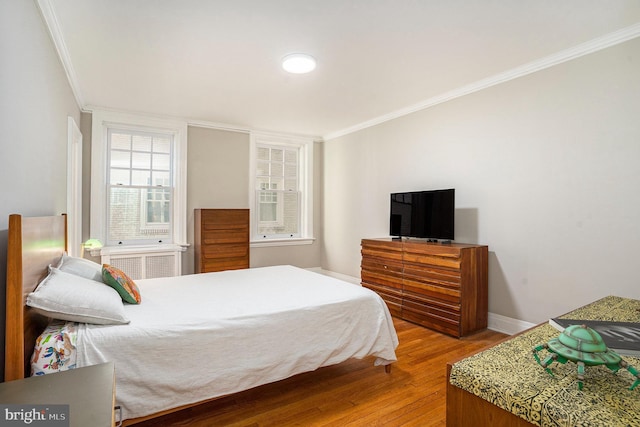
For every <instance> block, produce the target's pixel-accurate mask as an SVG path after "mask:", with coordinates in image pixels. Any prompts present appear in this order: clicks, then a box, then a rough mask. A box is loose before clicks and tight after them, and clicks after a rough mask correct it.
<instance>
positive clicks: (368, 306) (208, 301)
mask: <svg viewBox="0 0 640 427" xmlns="http://www.w3.org/2000/svg"><path fill="white" fill-rule="evenodd" d="M137 284H138V286H139V288H140V292H141V295H142V303H141V304H140V305H127V306H126V307H125V308H126V314H127V316H128V317H129V318H130V319H131V323H130V324H128V325H118V326H115V325H114V326H101V325H88V324H81V325H80V326H79V330H78V338H77V350H78V366H79V367H81V366H87V365H93V364H97V363H102V362H106V361H114V362H115V368H116V400H117V402H118V404H119V405H121V406H122V410H123V418H124V419H128V418H137V417H141V416H145V415H149V414H153V413H156V412H159V411H162V410H166V409H169V408H174V407H178V406H181V405H186V404H189V403H193V402H198V401H201V400H204V399H209V398H213V397H217V396H222V395H227V394H230V393H235V392H239V391H242V390H246V389H249V388H252V387H255V386H258V385H262V384H266V383H270V382H273V381H278V380H281V379H284V378H287V377H290V376H292V375H295V374H298V373H301V372H308V371H312V370H315V369H317V368H319V367H321V366H328V365H333V364H336V363H340V362H342V361H344V360H347V359H349V358H363V357H365V356H369V355H372V356H376V362H375V364H376V365H384V364H389V363H391V362H393V361H395V360H396V356H395V348H396V347H397V345H398V338H397V335H396V332H395V329H394V327H393V323H392V319H391V316H390V315H389V311H388V310H387V307H386V305H385V303H384V302H383V301H382V299H381V298H380V297H379V296H378V295H377V294H375V293H374V292H372V291H370V290H368V289H366V288H363V287H360V286H358V285H354V284H350V283H347V282H343V281H341V280H338V279H334V278H332V277H328V276H324V275H321V274H317V273H314V272H310V271H307V270H303V269H300V268H296V267H291V266H277V267H265V268H254V269H248V270H235V271H225V272H219V273H206V274H196V275H190V276H181V277H174V278H162V279H147V280H140V281H138V282H137Z"/></svg>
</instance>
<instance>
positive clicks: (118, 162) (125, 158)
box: [111, 151, 131, 168]
mask: <svg viewBox="0 0 640 427" xmlns="http://www.w3.org/2000/svg"><path fill="white" fill-rule="evenodd" d="M130 153H131V152H130V151H111V167H112V168H130V167H131V164H130V163H129V161H130V158H131V156H130Z"/></svg>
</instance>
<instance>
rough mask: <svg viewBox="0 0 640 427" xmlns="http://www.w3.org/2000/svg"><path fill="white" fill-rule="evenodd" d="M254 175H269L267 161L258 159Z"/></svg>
mask: <svg viewBox="0 0 640 427" xmlns="http://www.w3.org/2000/svg"><path fill="white" fill-rule="evenodd" d="M256 175H258V176H265V175H269V162H262V161H258V163H257V165H256Z"/></svg>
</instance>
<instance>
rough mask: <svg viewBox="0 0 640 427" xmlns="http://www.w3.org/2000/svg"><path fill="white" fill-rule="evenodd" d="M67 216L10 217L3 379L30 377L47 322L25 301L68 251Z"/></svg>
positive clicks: (13, 215)
mask: <svg viewBox="0 0 640 427" xmlns="http://www.w3.org/2000/svg"><path fill="white" fill-rule="evenodd" d="M66 236H67V217H66V215H59V216H45V217H22V216H21V215H15V214H12V215H9V237H8V243H7V291H6V303H7V308H6V323H5V326H6V331H5V350H4V351H5V364H4V380H5V381H11V380H16V379H20V378H24V377H26V376H28V375H29V371H30V366H29V359H30V358H31V353H32V352H33V347H34V344H35V341H36V338H37V337H38V335H40V333H41V332H42V331H43V330H44V328H45V326H46V323H47V319H46V318H45V317H43V316H41V315H39V314H37V313H35V312H34V311H33V310H30V309H29V307H27V306H26V305H25V304H26V300H27V295H28V294H29V292H32V291H33V290H34V289H35V288H36V286H37V285H38V283H39V282H40V280H42V279H43V278H44V277H45V276H46V275H47V273H48V266H49V264H51V265H57V264H58V262H59V260H60V257H61V256H62V254H63V252H64V251H66V250H67V238H66Z"/></svg>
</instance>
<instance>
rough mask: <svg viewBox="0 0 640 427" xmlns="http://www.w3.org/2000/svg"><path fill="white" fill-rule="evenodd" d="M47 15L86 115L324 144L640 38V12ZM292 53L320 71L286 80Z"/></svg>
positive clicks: (545, 8)
mask: <svg viewBox="0 0 640 427" xmlns="http://www.w3.org/2000/svg"><path fill="white" fill-rule="evenodd" d="M39 4H40V7H41V9H42V10H43V14H44V15H45V17H46V20H47V22H48V24H49V27H50V29H51V31H52V33H53V38H54V41H56V44H57V46H58V49H59V51H60V52H61V57H62V60H63V63H65V66H66V68H67V73H68V74H69V75H70V80H71V84H72V87H74V91H75V93H76V97H77V98H78V100H79V102H80V103H81V106H82V107H83V108H87V109H91V108H94V107H100V108H108V109H115V110H119V111H127V112H144V113H152V114H155V115H162V116H171V117H179V118H184V119H188V120H189V121H190V122H192V123H208V124H221V125H224V126H226V125H228V126H230V127H236V128H241V129H260V130H271V131H278V132H290V133H299V134H306V135H314V136H325V137H327V136H328V137H330V136H331V135H337V134H340V133H345V132H347V131H348V130H349V129H354V128H357V127H359V126H364V125H365V124H366V123H374V122H376V121H380V120H382V119H384V118H385V117H390V116H393V115H394V114H399V112H402V111H407V108H411V106H414V107H415V106H418V107H420V106H423V105H428V104H429V102H430V101H429V100H437V99H439V97H442V96H443V95H446V94H449V93H454V92H455V91H456V90H457V89H459V88H463V87H469V85H471V86H473V85H474V83H476V82H478V81H482V80H483V79H489V80H490V79H491V78H492V77H495V76H499V75H501V73H505V72H508V71H509V70H513V69H514V68H516V69H517V68H518V67H521V66H522V65H523V64H529V63H533V62H535V61H539V60H541V59H543V58H547V57H549V56H550V55H554V54H557V53H558V52H563V51H566V50H567V49H572V48H574V47H576V46H578V45H581V44H584V43H588V42H592V41H593V40H602V39H603V37H604V36H607V35H610V34H611V33H615V32H616V31H618V30H621V29H626V30H627V33H629V31H628V30H629V28H632V29H634V28H635V30H634V31H632V32H631V34H632V37H637V36H638V35H639V33H640V31H638V28H640V26H639V23H640V1H638V0H607V1H605V0H529V1H525V0H520V1H516V0H268V1H267V0H233V1H229V0H226V1H223V0H39ZM623 31H624V30H623ZM609 37H610V36H609ZM604 39H606V37H604ZM292 52H306V53H309V54H311V55H313V56H315V58H316V59H317V61H318V67H317V69H316V70H315V71H314V72H313V73H311V74H305V75H292V74H287V73H286V72H285V71H283V70H282V69H281V67H280V60H281V58H282V57H283V56H285V55H286V54H289V53H292ZM565 56H566V55H565ZM542 62H544V61H542ZM542 62H539V63H542ZM452 91H453V92H452Z"/></svg>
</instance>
